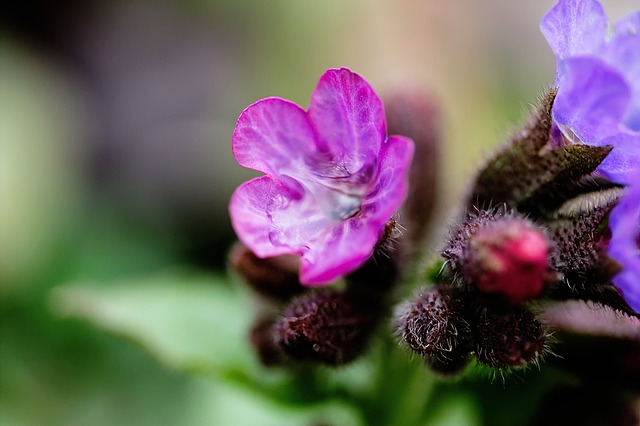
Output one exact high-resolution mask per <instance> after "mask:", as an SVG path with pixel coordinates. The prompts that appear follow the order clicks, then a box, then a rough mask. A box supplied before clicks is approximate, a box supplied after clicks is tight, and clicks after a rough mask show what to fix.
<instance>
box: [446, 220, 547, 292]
mask: <svg viewBox="0 0 640 426" xmlns="http://www.w3.org/2000/svg"><path fill="white" fill-rule="evenodd" d="M552 247H553V246H552V244H551V242H550V241H549V240H548V239H547V237H546V236H545V234H544V233H543V232H542V230H541V229H539V228H537V227H536V226H534V225H533V224H532V223H530V222H529V221H527V220H526V219H524V218H521V217H518V216H506V215H503V214H501V213H500V212H497V213H492V212H487V211H480V212H479V213H478V214H477V215H474V216H470V217H469V218H468V219H467V221H465V222H464V223H463V224H462V225H461V226H460V227H459V229H458V231H457V232H456V233H455V234H454V235H453V237H452V238H451V239H450V241H449V244H448V246H447V247H446V248H445V250H444V251H443V256H444V258H445V259H447V260H448V261H449V267H450V268H451V269H452V270H453V273H454V275H456V276H458V281H460V282H461V283H462V284H463V286H465V287H467V288H477V289H478V290H480V291H481V292H483V293H486V294H496V295H499V296H501V297H502V298H504V299H505V300H507V301H510V302H514V303H519V302H523V301H526V300H530V299H534V298H537V297H539V296H540V295H541V294H542V293H543V291H544V290H545V289H546V288H547V286H548V285H549V284H551V283H552V282H553V281H555V280H556V279H557V276H556V274H555V273H554V271H553V269H552V268H551V265H550V256H551V255H552Z"/></svg>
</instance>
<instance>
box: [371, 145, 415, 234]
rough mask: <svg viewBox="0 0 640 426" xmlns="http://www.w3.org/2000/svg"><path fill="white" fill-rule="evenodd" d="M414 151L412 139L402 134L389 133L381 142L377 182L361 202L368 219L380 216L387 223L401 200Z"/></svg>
mask: <svg viewBox="0 0 640 426" xmlns="http://www.w3.org/2000/svg"><path fill="white" fill-rule="evenodd" d="M413 151H414V144H413V141H412V140H410V139H408V138H405V137H403V136H390V137H389V139H387V141H386V143H385V144H384V145H382V149H381V152H380V160H379V161H380V164H379V166H378V167H379V176H378V185H377V186H376V188H374V190H373V191H372V192H371V193H369V194H368V195H367V199H366V201H365V203H364V205H363V215H364V216H365V217H369V218H370V219H369V220H374V219H373V218H378V220H380V218H381V219H382V220H383V221H384V222H385V223H386V221H388V220H389V218H390V217H391V215H393V213H395V212H396V211H397V210H398V209H399V208H400V206H401V205H402V203H403V202H404V200H405V198H406V197H407V192H408V187H409V183H408V172H409V168H410V167H411V161H412V159H413ZM383 225H384V224H383Z"/></svg>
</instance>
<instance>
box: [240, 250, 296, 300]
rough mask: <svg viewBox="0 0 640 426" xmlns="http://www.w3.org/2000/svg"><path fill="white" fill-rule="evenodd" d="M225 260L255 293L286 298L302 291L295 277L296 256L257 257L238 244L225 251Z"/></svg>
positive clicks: (274, 297) (277, 298)
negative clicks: (227, 252)
mask: <svg viewBox="0 0 640 426" xmlns="http://www.w3.org/2000/svg"><path fill="white" fill-rule="evenodd" d="M229 263H230V264H231V266H232V267H233V268H234V269H235V270H236V271H238V272H239V273H240V274H241V275H242V278H243V279H244V280H245V282H246V283H247V284H248V285H249V286H250V287H251V288H252V289H253V290H254V291H255V292H257V293H258V294H260V295H262V296H266V297H268V298H270V299H274V300H279V301H286V300H288V299H290V298H291V297H292V296H294V295H296V294H299V293H302V292H303V291H305V290H306V288H305V287H303V286H302V285H301V284H300V281H299V279H298V268H299V260H298V258H297V257H296V256H276V257H270V258H266V259H260V258H259V257H257V256H256V255H255V254H253V252H252V251H251V250H249V249H248V248H247V247H246V246H244V245H243V244H241V243H236V244H235V245H234V246H233V247H232V249H231V252H230V253H229Z"/></svg>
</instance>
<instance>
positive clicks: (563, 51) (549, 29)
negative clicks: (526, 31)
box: [540, 0, 607, 60]
mask: <svg viewBox="0 0 640 426" xmlns="http://www.w3.org/2000/svg"><path fill="white" fill-rule="evenodd" d="M540 30H541V31H542V34H543V35H544V37H545V38H546V39H547V42H548V43H549V46H551V50H553V52H554V53H555V55H556V57H557V58H558V59H559V60H560V59H564V58H566V57H569V56H575V55H580V54H585V53H593V52H595V51H596V50H597V49H598V48H599V47H600V44H601V43H602V41H603V40H604V37H605V35H606V32H607V16H606V15H605V13H604V9H603V8H602V5H601V4H600V3H599V2H597V1H596V0H560V1H558V3H557V4H556V5H555V6H554V7H553V8H551V10H549V12H547V14H546V15H545V16H544V18H542V22H541V23H540Z"/></svg>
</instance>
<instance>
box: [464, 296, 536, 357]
mask: <svg viewBox="0 0 640 426" xmlns="http://www.w3.org/2000/svg"><path fill="white" fill-rule="evenodd" d="M472 325H473V328H472V332H473V336H474V340H475V355H476V359H477V360H478V362H480V363H482V364H485V365H488V366H490V367H494V368H508V367H520V366H523V365H525V364H526V363H528V362H531V361H536V360H537V359H538V358H539V357H540V356H541V355H542V354H543V353H544V351H545V350H546V346H545V343H546V341H547V333H546V331H545V328H544V327H543V325H542V324H541V323H540V322H539V321H538V320H537V319H536V317H535V315H534V314H533V313H532V312H531V311H529V310H528V309H527V308H526V307H524V306H523V305H517V306H515V307H512V308H509V309H508V310H506V311H504V312H500V311H494V310H489V309H483V310H481V311H480V312H479V313H478V315H477V318H475V319H474V321H473V322H472Z"/></svg>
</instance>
